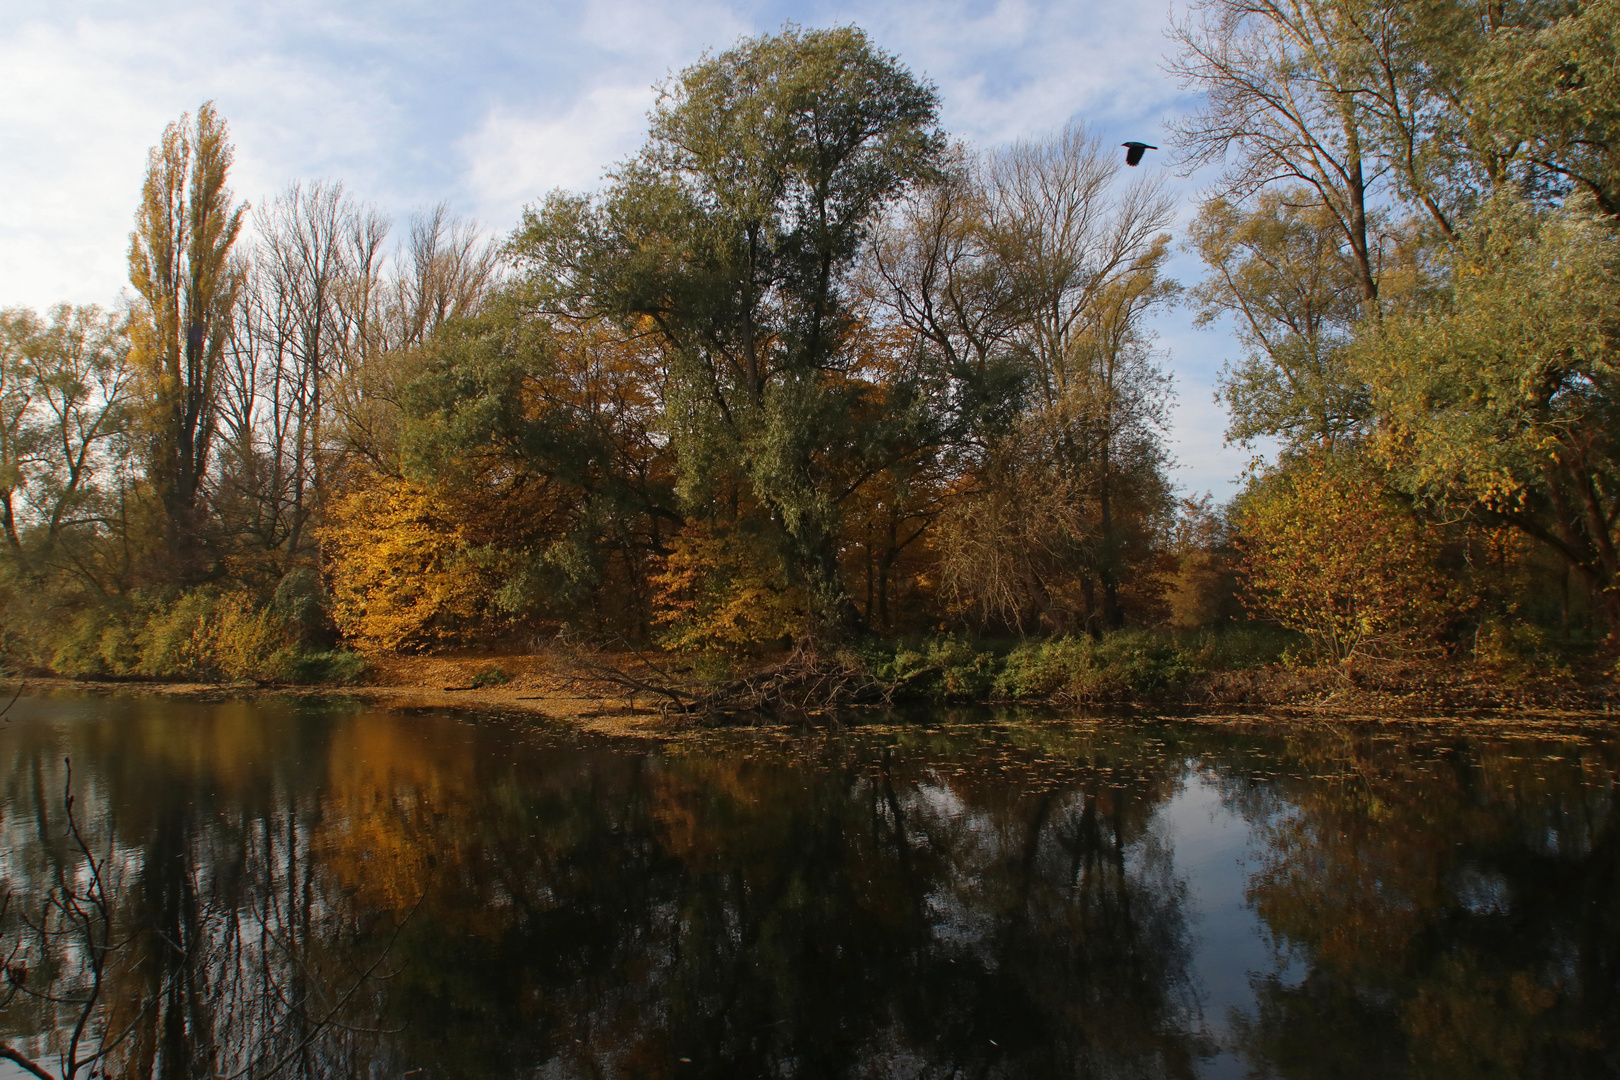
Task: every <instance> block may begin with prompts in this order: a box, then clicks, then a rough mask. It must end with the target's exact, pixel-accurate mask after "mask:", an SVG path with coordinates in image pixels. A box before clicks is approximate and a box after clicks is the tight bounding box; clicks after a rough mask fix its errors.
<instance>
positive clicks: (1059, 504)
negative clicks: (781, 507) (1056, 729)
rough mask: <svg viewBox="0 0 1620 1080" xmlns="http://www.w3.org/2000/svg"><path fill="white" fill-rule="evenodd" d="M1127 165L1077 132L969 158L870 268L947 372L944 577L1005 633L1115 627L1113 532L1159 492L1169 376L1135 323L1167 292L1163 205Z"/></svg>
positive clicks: (1117, 570) (896, 228)
mask: <svg viewBox="0 0 1620 1080" xmlns="http://www.w3.org/2000/svg"><path fill="white" fill-rule="evenodd" d="M1119 168H1120V166H1119V162H1118V160H1117V158H1116V156H1115V155H1114V154H1113V153H1112V152H1106V153H1105V152H1104V151H1103V148H1102V146H1101V143H1100V140H1098V139H1097V138H1096V137H1094V136H1092V135H1091V134H1090V133H1088V132H1087V131H1086V130H1085V129H1084V128H1083V127H1081V126H1078V125H1075V126H1070V127H1068V128H1065V129H1064V130H1063V131H1061V132H1059V133H1057V134H1056V135H1054V136H1052V137H1051V138H1048V139H1044V140H1039V141H1032V142H1025V143H1018V144H1015V145H1014V146H1012V147H1010V148H1008V149H1006V150H1004V151H1002V152H1000V153H998V154H994V155H989V156H987V157H986V158H985V159H983V160H980V161H974V160H971V159H968V158H967V157H966V155H959V156H958V161H957V162H956V163H955V167H954V168H953V169H952V170H951V171H950V172H948V173H947V174H946V175H945V177H944V178H943V180H942V181H941V182H940V183H938V184H936V185H935V186H934V187H932V188H931V189H930V190H929V191H928V192H927V193H926V194H925V195H924V196H923V197H921V198H919V199H917V200H915V201H914V202H913V203H912V204H911V206H909V207H908V208H907V212H906V213H904V214H903V215H901V216H900V217H899V219H898V220H897V221H896V222H895V223H894V224H893V225H891V227H890V228H889V229H887V230H886V231H885V232H884V234H883V235H882V236H881V237H880V239H879V241H878V243H877V244H875V245H874V248H873V254H872V258H871V260H870V261H871V267H870V271H869V276H870V278H871V279H872V285H871V286H870V287H871V289H872V291H873V292H874V294H875V297H876V300H877V302H878V304H879V305H880V306H881V309H882V310H883V312H884V314H885V316H886V317H887V318H888V319H890V320H892V321H893V322H894V324H895V325H897V326H898V327H900V328H902V329H904V330H905V331H907V332H908V333H910V334H912V335H913V336H914V337H915V339H916V340H917V341H918V343H919V347H920V348H921V349H923V350H926V351H927V352H929V353H932V354H934V363H935V364H936V365H937V366H938V367H939V368H940V369H942V370H944V371H948V372H951V373H952V375H953V376H954V377H955V385H954V386H953V388H952V389H953V393H954V394H955V398H956V402H957V407H958V409H959V410H960V416H961V417H962V420H963V422H962V423H959V424H958V425H957V426H956V428H955V434H956V437H957V439H958V440H959V444H960V446H961V451H962V459H963V460H962V466H963V472H964V473H965V474H966V475H965V477H964V480H963V482H962V483H961V484H959V485H958V488H957V494H958V495H959V498H958V499H957V500H955V502H956V505H955V506H953V507H951V508H950V509H948V510H946V511H944V513H943V515H942V517H941V519H940V528H941V529H942V530H943V532H942V534H941V535H940V536H939V537H937V538H936V539H937V544H936V546H937V547H938V549H939V550H940V551H941V557H942V560H943V562H942V567H941V571H942V577H943V580H944V582H945V584H946V587H947V590H948V591H950V592H952V593H954V594H955V595H956V597H957V600H958V602H959V603H961V604H962V605H963V606H964V607H968V608H976V609H977V610H978V611H979V613H980V614H981V616H983V617H984V618H993V619H999V620H1001V621H1004V622H1006V623H1008V624H1011V625H1014V626H1020V627H1021V626H1023V625H1024V624H1025V623H1026V622H1028V621H1030V620H1035V621H1042V620H1044V621H1045V622H1047V623H1048V624H1049V625H1054V626H1059V627H1063V628H1065V629H1066V628H1068V627H1069V626H1070V625H1071V624H1072V623H1073V622H1074V621H1075V620H1076V618H1077V617H1078V618H1079V619H1080V620H1082V621H1088V620H1089V621H1092V622H1094V623H1095V624H1096V625H1108V626H1119V625H1121V624H1122V623H1123V620H1124V607H1123V605H1122V603H1121V600H1120V589H1121V585H1122V577H1123V576H1124V574H1125V570H1126V567H1127V565H1128V564H1129V563H1130V562H1131V561H1132V559H1131V555H1132V554H1133V553H1132V552H1131V551H1130V550H1129V549H1130V548H1132V547H1138V548H1139V547H1140V545H1139V544H1132V543H1127V534H1129V533H1130V532H1132V531H1133V530H1132V528H1131V527H1125V528H1122V527H1120V522H1121V520H1122V519H1128V520H1129V521H1130V522H1131V523H1132V525H1135V524H1139V523H1140V522H1141V521H1142V520H1143V519H1144V517H1150V516H1152V514H1153V513H1154V512H1155V504H1156V503H1158V502H1161V501H1162V499H1163V497H1165V496H1167V493H1168V484H1167V483H1166V482H1165V480H1164V476H1163V466H1164V463H1165V457H1164V453H1163V447H1162V443H1161V442H1160V439H1159V436H1160V435H1161V434H1162V430H1163V426H1164V423H1165V420H1166V416H1165V411H1166V407H1167V402H1168V395H1169V381H1168V379H1166V378H1165V377H1164V376H1163V374H1162V372H1160V371H1159V369H1158V368H1157V366H1156V365H1155V364H1154V362H1153V358H1152V350H1151V348H1150V345H1151V341H1150V339H1149V337H1148V335H1147V334H1146V332H1145V330H1144V328H1143V323H1144V319H1145V316H1146V313H1147V312H1148V311H1150V310H1151V309H1152V308H1154V307H1155V306H1156V305H1159V304H1162V303H1164V302H1165V301H1167V300H1168V299H1169V298H1170V297H1171V296H1172V295H1173V293H1174V286H1173V284H1171V283H1169V282H1166V281H1165V280H1163V278H1162V277H1161V275H1160V268H1161V266H1162V264H1163V260H1164V256H1165V250H1166V245H1167V242H1168V238H1167V237H1165V236H1163V235H1162V234H1161V233H1160V230H1161V229H1162V228H1163V227H1164V226H1165V224H1167V223H1168V221H1169V218H1170V213H1171V210H1170V205H1169V203H1168V201H1167V200H1166V198H1165V196H1164V193H1163V190H1162V188H1161V186H1160V185H1159V183H1157V182H1156V181H1154V180H1151V179H1147V180H1142V181H1139V182H1137V183H1135V184H1133V185H1132V186H1130V187H1128V188H1124V189H1123V190H1122V189H1120V187H1119V186H1118V185H1117V183H1116V176H1117V173H1118V170H1119ZM997 398H999V400H997ZM1127 508H1128V510H1129V512H1128V513H1121V511H1124V510H1126V509H1127ZM1134 554H1139V552H1136V553H1134ZM1099 592H1100V595H1098V593H1099ZM1077 613H1079V614H1078V616H1077Z"/></svg>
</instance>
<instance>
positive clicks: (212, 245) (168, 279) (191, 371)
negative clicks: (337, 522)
mask: <svg viewBox="0 0 1620 1080" xmlns="http://www.w3.org/2000/svg"><path fill="white" fill-rule="evenodd" d="M190 119H191V118H190V117H189V116H182V117H181V118H180V119H179V120H178V121H176V122H175V123H172V124H170V125H169V126H168V127H167V128H165V129H164V131H163V138H162V140H161V141H160V142H159V143H158V145H157V146H155V147H153V148H152V151H151V154H150V156H149V157H148V161H147V168H146V180H145V183H144V184H143V185H142V188H141V202H140V206H139V207H138V208H137V210H136V214H135V231H134V232H133V233H131V234H130V242H129V276H130V284H131V285H133V286H134V287H135V291H136V293H137V294H138V296H139V302H138V308H137V316H138V322H137V326H136V330H135V342H136V348H135V353H136V356H137V357H138V361H137V362H138V365H139V366H140V367H141V369H142V370H143V371H144V373H145V388H144V392H145V396H146V399H147V400H146V406H147V409H148V420H147V422H148V424H149V426H150V440H151V445H150V464H149V468H148V475H149V478H150V480H151V481H152V484H153V486H154V488H155V489H156V491H157V494H158V496H159V498H160V499H161V501H162V505H163V512H164V517H165V521H166V537H165V539H166V541H167V546H168V555H169V557H170V559H171V560H172V561H171V563H170V572H171V573H173V574H175V575H176V576H178V577H180V578H181V579H185V578H188V577H196V576H198V575H199V574H200V573H202V572H203V571H204V570H205V569H206V567H204V566H203V565H202V563H201V558H202V548H201V539H202V536H201V534H202V528H203V524H204V519H203V513H202V511H203V501H204V498H205V495H206V491H205V488H206V484H207V481H208V467H209V463H210V460H211V454H212V452H213V448H214V436H215V434H216V432H217V427H218V406H219V401H218V395H219V388H220V387H219V384H220V371H221V360H222V357H223V356H224V353H225V350H226V348H227V347H228V344H229V342H230V339H231V324H232V315H233V309H234V307H235V304H236V296H237V291H238V289H239V288H240V287H241V281H242V274H241V269H240V267H239V266H238V265H236V264H235V263H233V261H232V259H231V249H232V246H233V245H234V244H235V242H236V238H237V235H238V233H239V232H240V231H241V228H242V217H243V213H244V211H245V209H246V207H245V206H242V205H237V206H234V207H233V206H232V205H231V192H230V189H229V188H227V187H226V186H225V181H226V176H227V174H228V173H229V171H230V167H231V161H232V159H233V157H234V151H233V148H232V146H231V144H230V143H229V142H228V141H226V129H225V122H224V120H223V119H222V118H221V117H220V116H219V114H218V113H217V112H216V111H215V110H214V106H213V103H212V102H204V103H203V104H202V105H201V106H199V107H198V109H197V118H196V123H195V126H191V125H190Z"/></svg>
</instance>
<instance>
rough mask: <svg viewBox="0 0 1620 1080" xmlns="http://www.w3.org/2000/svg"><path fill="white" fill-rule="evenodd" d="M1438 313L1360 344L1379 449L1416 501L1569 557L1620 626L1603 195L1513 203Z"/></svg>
mask: <svg viewBox="0 0 1620 1080" xmlns="http://www.w3.org/2000/svg"><path fill="white" fill-rule="evenodd" d="M1449 278H1450V288H1449V289H1448V290H1447V291H1446V293H1445V294H1444V295H1443V297H1442V298H1441V299H1440V301H1439V302H1437V303H1436V304H1435V305H1434V306H1433V307H1432V308H1430V309H1427V310H1424V311H1421V312H1417V313H1414V314H1412V315H1410V316H1408V317H1404V318H1400V319H1391V320H1389V321H1388V323H1387V324H1386V325H1385V326H1384V327H1382V328H1381V329H1380V330H1379V331H1378V332H1376V333H1372V332H1369V333H1367V334H1366V335H1365V336H1364V337H1363V339H1362V341H1360V342H1359V343H1358V346H1357V350H1358V354H1359V355H1358V361H1359V363H1360V364H1361V365H1362V367H1363V370H1364V371H1365V372H1366V378H1367V380H1368V382H1369V384H1370V385H1371V386H1373V387H1374V388H1375V391H1376V398H1375V404H1376V406H1377V409H1378V412H1379V414H1380V415H1381V417H1382V420H1383V423H1382V429H1381V432H1380V436H1381V438H1380V443H1379V448H1380V450H1381V452H1382V454H1383V456H1384V458H1385V459H1386V460H1387V462H1388V463H1389V465H1390V467H1391V469H1392V473H1393V476H1394V477H1395V479H1396V481H1397V482H1398V483H1399V484H1400V485H1401V486H1402V487H1404V488H1405V489H1406V490H1408V491H1409V492H1411V493H1413V494H1414V495H1417V496H1418V497H1420V498H1424V499H1427V500H1430V501H1433V502H1436V503H1438V504H1440V505H1443V506H1449V507H1452V508H1453V509H1454V510H1457V511H1462V512H1469V513H1474V514H1480V515H1483V516H1484V517H1485V518H1486V519H1487V520H1491V521H1497V522H1502V523H1506V524H1508V525H1511V526H1512V527H1514V528H1515V529H1518V530H1520V531H1522V532H1523V533H1525V534H1526V535H1527V536H1529V537H1531V538H1532V539H1534V540H1536V541H1537V542H1539V543H1541V544H1543V545H1545V546H1546V547H1547V548H1549V549H1550V550H1552V551H1553V552H1555V553H1557V555H1558V556H1559V557H1560V558H1561V559H1562V560H1563V561H1564V562H1566V563H1567V565H1568V566H1570V567H1571V568H1572V569H1573V570H1574V571H1575V572H1577V573H1578V574H1580V575H1581V577H1582V578H1584V579H1585V580H1586V582H1587V583H1588V585H1589V587H1590V588H1591V589H1592V590H1593V591H1594V593H1596V594H1597V595H1598V596H1600V597H1601V603H1602V606H1603V608H1604V610H1605V612H1606V614H1607V617H1608V620H1609V623H1610V626H1611V627H1613V626H1616V625H1620V555H1617V554H1616V539H1617V537H1616V533H1615V528H1616V521H1617V519H1620V444H1617V442H1616V432H1617V431H1620V394H1617V392H1620V386H1617V385H1616V379H1615V370H1616V363H1617V359H1620V304H1617V302H1616V298H1617V297H1620V233H1617V231H1616V229H1615V227H1614V226H1613V225H1612V224H1611V223H1610V219H1609V218H1608V217H1607V215H1606V214H1604V213H1602V212H1601V211H1599V210H1598V209H1597V207H1596V206H1595V205H1594V203H1593V201H1592V200H1588V199H1579V200H1575V201H1574V202H1572V203H1571V204H1570V205H1568V206H1566V207H1564V208H1562V209H1559V210H1557V211H1554V212H1547V213H1540V212H1537V211H1536V210H1535V209H1534V208H1533V207H1531V206H1529V205H1527V204H1526V203H1524V202H1523V201H1521V200H1519V199H1517V198H1515V197H1513V196H1511V195H1501V196H1498V197H1497V198H1496V199H1493V200H1492V201H1491V202H1490V203H1489V204H1488V205H1487V207H1486V208H1485V209H1484V210H1483V211H1482V212H1481V213H1480V214H1479V215H1478V216H1477V217H1476V218H1475V219H1474V220H1473V221H1472V222H1471V223H1470V225H1469V227H1468V229H1467V231H1466V232H1465V234H1464V237H1463V240H1462V242H1461V243H1460V244H1459V245H1458V247H1457V248H1456V250H1455V251H1454V253H1453V254H1452V256H1451V258H1450V262H1449Z"/></svg>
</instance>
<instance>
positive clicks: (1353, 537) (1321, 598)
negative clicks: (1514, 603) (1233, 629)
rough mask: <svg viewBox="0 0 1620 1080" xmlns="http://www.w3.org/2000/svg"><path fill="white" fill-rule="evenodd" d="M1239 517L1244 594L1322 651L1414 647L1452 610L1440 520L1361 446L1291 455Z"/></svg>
mask: <svg viewBox="0 0 1620 1080" xmlns="http://www.w3.org/2000/svg"><path fill="white" fill-rule="evenodd" d="M1234 520H1235V523H1236V525H1237V530H1238V535H1237V540H1236V543H1237V547H1238V550H1239V552H1240V565H1241V570H1242V572H1243V575H1244V577H1245V579H1246V582H1245V584H1246V593H1245V597H1244V599H1245V602H1246V603H1247V604H1249V606H1250V607H1251V609H1252V610H1254V611H1256V612H1257V613H1259V614H1261V615H1263V616H1265V617H1266V618H1269V619H1271V620H1273V621H1275V622H1276V623H1277V624H1279V625H1280V626H1282V627H1284V628H1286V629H1289V630H1293V631H1295V632H1297V633H1299V634H1301V635H1303V636H1304V637H1305V639H1306V641H1307V642H1308V643H1309V645H1310V647H1311V649H1312V651H1313V652H1314V653H1315V654H1316V655H1317V656H1318V657H1320V658H1321V659H1325V660H1333V661H1339V660H1345V659H1348V658H1349V657H1351V656H1352V655H1355V654H1356V653H1359V652H1363V651H1369V650H1371V651H1377V652H1386V653H1387V652H1394V651H1400V650H1404V649H1409V648H1411V647H1412V646H1413V645H1414V644H1416V643H1418V642H1419V641H1421V640H1422V639H1423V638H1424V637H1425V636H1426V635H1430V636H1432V635H1433V634H1434V633H1436V632H1437V631H1438V628H1439V626H1440V624H1441V623H1442V622H1443V621H1444V619H1445V618H1446V616H1447V613H1448V611H1449V609H1450V606H1451V605H1450V604H1449V603H1448V598H1447V596H1446V595H1445V587H1444V575H1442V574H1441V573H1439V572H1438V569H1437V564H1438V562H1439V559H1440V555H1441V538H1440V536H1439V532H1438V530H1437V529H1435V528H1433V527H1431V526H1429V525H1427V524H1426V523H1424V522H1422V521H1420V520H1419V519H1418V518H1417V517H1416V516H1415V515H1414V514H1413V513H1411V512H1410V511H1409V510H1407V509H1405V508H1404V507H1402V506H1401V505H1400V504H1399V503H1397V502H1396V501H1395V500H1394V498H1392V496H1391V495H1390V493H1389V491H1388V489H1387V488H1386V487H1385V486H1384V484H1383V483H1382V481H1381V479H1380V477H1379V475H1378V473H1377V472H1376V470H1374V469H1372V468H1371V467H1370V466H1369V465H1367V464H1366V463H1364V462H1362V461H1361V460H1359V459H1358V458H1356V457H1354V456H1353V455H1350V454H1334V453H1329V452H1326V451H1317V452H1313V453H1310V454H1305V455H1301V456H1299V457H1296V458H1293V459H1292V460H1290V461H1287V462H1286V463H1285V464H1284V465H1283V466H1281V467H1279V468H1278V469H1276V470H1274V471H1273V472H1272V473H1270V474H1269V475H1267V476H1264V477H1262V478H1260V479H1259V480H1258V481H1256V482H1255V484H1253V485H1252V486H1251V488H1250V490H1249V491H1248V492H1247V493H1246V495H1245V496H1244V498H1243V500H1242V502H1241V503H1240V505H1239V506H1238V508H1237V510H1236V512H1235V514H1234Z"/></svg>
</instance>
